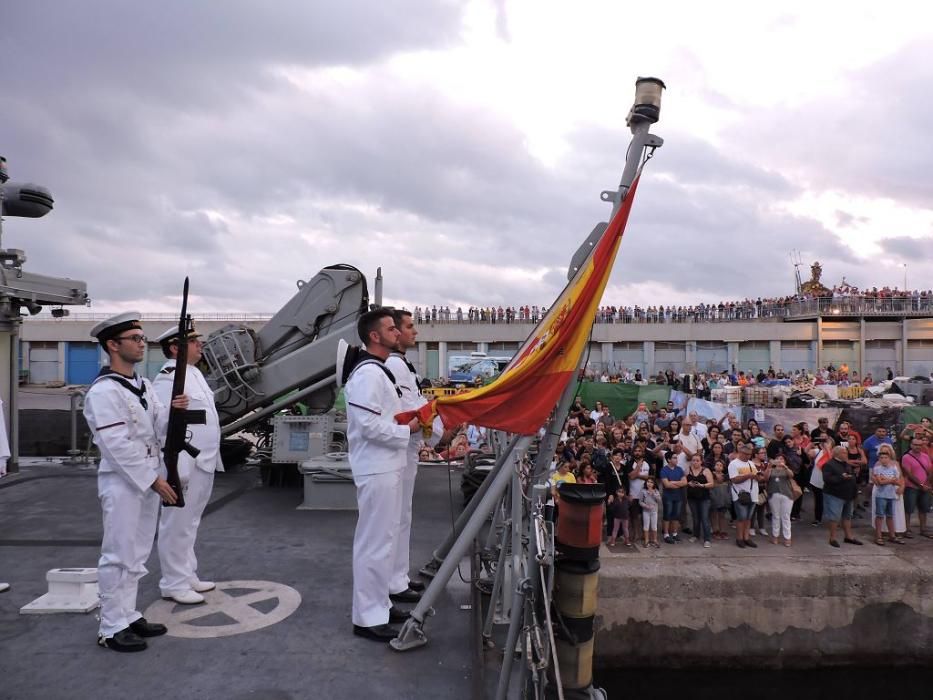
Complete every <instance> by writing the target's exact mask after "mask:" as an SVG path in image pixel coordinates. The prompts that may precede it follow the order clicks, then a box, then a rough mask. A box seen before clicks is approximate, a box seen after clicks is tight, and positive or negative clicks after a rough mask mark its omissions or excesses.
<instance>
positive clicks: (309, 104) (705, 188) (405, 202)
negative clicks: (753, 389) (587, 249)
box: [0, 0, 933, 312]
mask: <svg viewBox="0 0 933 700" xmlns="http://www.w3.org/2000/svg"><path fill="white" fill-rule="evenodd" d="M756 5H762V3H748V2H718V3H705V4H696V3H683V2H663V1H656V2H653V3H642V4H641V6H640V7H641V8H643V9H636V6H635V5H633V4H632V3H621V2H617V1H607V2H597V1H595V0H593V1H589V0H575V1H574V2H566V1H558V0H553V1H552V0H518V1H513V0H475V1H471V2H453V1H445V0H390V1H388V2H386V1H385V0H382V1H378V2H377V1H376V0H341V2H333V1H332V0H328V1H326V2H325V1H324V0H278V1H276V2H270V3H258V2H250V1H248V0H224V1H223V2H219V1H213V0H211V1H205V0H163V2H160V3H132V2H125V1H124V0H82V1H80V2H79V1H78V0H59V1H57V2H51V1H43V0H31V1H30V2H18V3H13V4H10V6H9V7H6V8H5V9H4V11H3V19H2V21H0V42H2V44H0V45H2V46H3V49H4V51H3V65H4V70H3V74H2V82H0V96H2V104H3V108H2V112H0V115H2V116H0V153H3V154H4V155H5V156H6V157H7V158H8V160H9V162H10V166H9V167H10V172H11V175H12V176H13V178H14V179H18V180H29V181H34V182H39V183H41V184H44V185H46V186H48V187H49V188H51V190H52V192H53V195H54V196H55V200H56V207H55V211H54V212H53V213H52V214H50V215H49V216H47V217H46V218H44V219H40V220H32V221H31V220H17V219H11V220H8V221H7V222H6V225H5V227H4V239H3V244H4V245H5V246H9V247H17V248H24V249H25V250H26V253H27V256H28V258H29V261H28V263H27V269H29V270H32V271H35V272H42V273H46V274H55V275H62V276H68V277H75V278H79V279H83V280H86V281H87V284H88V291H89V293H90V296H91V297H92V299H93V307H92V310H94V311H109V310H118V309H125V308H140V309H142V310H145V311H162V310H171V309H173V308H174V307H175V306H176V304H177V297H178V290H179V288H180V286H181V280H182V278H183V277H184V275H185V274H189V275H190V276H191V279H192V290H193V291H192V300H193V301H192V305H193V308H194V310H195V311H196V312H207V311H275V310H277V309H278V308H280V307H281V306H282V305H283V304H284V303H285V302H286V301H287V300H288V299H289V298H290V297H291V295H292V294H293V292H294V290H295V281H296V280H298V279H308V278H310V277H311V276H313V275H314V274H315V273H316V272H317V270H319V269H320V268H322V267H324V266H326V265H329V264H333V263H348V264H351V265H354V266H356V267H358V268H359V269H360V270H362V271H363V272H364V274H366V275H367V277H369V278H370V279H372V278H373V277H374V276H375V271H376V268H377V267H378V266H381V267H382V269H383V273H384V275H385V296H386V300H387V301H388V302H393V303H398V304H405V305H407V306H409V307H412V306H414V305H416V304H429V305H430V304H435V303H436V304H449V305H451V306H456V305H462V306H464V308H465V307H466V306H468V305H470V304H497V305H498V304H516V305H517V304H520V303H528V304H544V305H549V303H550V301H551V300H552V299H553V298H554V297H555V296H556V295H557V293H558V292H559V291H560V289H561V287H562V286H563V284H564V282H565V277H566V269H567V264H568V262H569V260H570V257H571V255H572V254H573V252H574V250H576V248H577V246H578V245H579V244H580V242H581V241H582V240H583V239H584V238H585V237H586V235H587V234H588V233H589V231H590V230H591V229H592V227H593V225H594V224H595V223H596V222H598V221H600V220H603V219H605V218H606V216H607V215H608V206H607V205H605V204H603V203H601V202H600V200H599V193H600V192H601V191H602V190H604V189H613V188H615V186H616V185H617V183H618V179H619V176H620V174H621V170H622V166H623V163H624V158H625V149H626V146H627V144H628V141H629V138H630V134H629V132H628V131H627V130H626V128H625V124H624V121H625V115H626V113H627V111H628V108H629V106H630V105H631V102H632V98H633V95H634V87H633V84H634V80H635V78H636V77H637V76H639V75H654V76H658V77H660V78H662V79H663V80H664V81H665V82H666V83H667V85H668V90H667V92H666V93H665V96H664V105H663V110H662V119H661V122H660V123H659V124H657V125H656V126H655V127H654V129H653V130H654V132H655V133H657V134H659V135H661V136H662V137H663V138H664V139H665V145H664V147H663V148H661V149H660V150H659V151H658V152H657V154H656V157H655V158H654V159H653V160H652V161H651V163H650V164H649V166H648V167H647V169H646V172H645V176H644V177H643V180H642V183H641V187H640V188H639V192H638V199H637V201H636V202H635V207H634V210H633V214H632V217H631V219H630V222H629V227H628V231H627V233H626V236H625V239H624V241H623V244H622V250H621V255H620V258H619V260H618V262H617V265H616V268H615V270H614V272H613V276H612V279H611V281H610V286H609V288H608V290H607V293H606V297H605V301H606V302H607V303H613V304H635V303H638V304H648V303H663V304H668V303H673V304H687V303H694V302H697V301H716V300H719V299H722V298H726V299H729V298H744V297H746V296H748V297H752V298H754V297H757V296H759V295H760V296H772V295H784V294H787V293H792V291H793V266H792V263H791V257H790V254H791V251H795V250H796V251H799V253H800V255H801V257H802V259H803V261H804V262H805V263H806V264H805V266H804V267H805V269H804V272H805V273H808V270H807V269H806V267H807V266H808V265H809V263H810V262H812V261H813V260H819V261H820V262H821V263H822V264H823V268H824V278H823V281H824V282H827V283H829V284H832V283H835V282H838V281H840V280H841V279H842V278H843V277H845V278H846V280H847V281H848V282H850V283H851V284H855V285H858V286H861V287H865V286H873V285H878V286H881V285H891V286H894V285H898V286H902V285H903V281H904V274H905V268H904V265H905V264H906V265H907V268H906V273H907V275H908V286H909V287H915V286H924V287H933V282H931V281H930V279H929V275H928V274H926V270H928V268H929V264H930V263H931V262H933V245H931V242H933V236H931V225H933V211H931V206H933V205H931V202H933V186H931V182H933V179H931V176H930V173H931V171H933V146H931V139H930V136H929V125H930V124H931V123H933V93H931V92H930V85H931V84H933V16H931V15H933V11H931V10H924V9H916V5H917V4H916V3H906V2H905V3H900V2H892V1H890V0H889V1H888V2H885V3H877V2H870V3H869V2H850V3H846V4H844V5H842V4H837V3H815V2H812V0H808V2H795V1H793V0H792V1H787V2H782V3H780V4H776V3H768V7H767V8H765V7H761V8H759V7H756ZM824 5H825V7H824Z"/></svg>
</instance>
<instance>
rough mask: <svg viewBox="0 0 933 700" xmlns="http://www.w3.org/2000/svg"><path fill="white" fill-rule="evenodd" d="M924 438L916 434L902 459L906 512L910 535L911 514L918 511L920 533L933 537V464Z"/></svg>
mask: <svg viewBox="0 0 933 700" xmlns="http://www.w3.org/2000/svg"><path fill="white" fill-rule="evenodd" d="M925 446H926V445H925V442H924V440H923V438H921V437H920V436H918V435H914V437H913V439H912V440H911V441H910V452H908V453H907V454H905V455H904V458H903V459H902V460H901V467H902V468H903V472H904V476H905V478H906V484H905V486H906V488H905V489H904V512H905V513H906V515H907V534H908V536H910V519H911V518H910V516H911V515H912V514H913V513H914V511H917V517H918V518H919V520H920V534H921V535H923V536H924V537H929V538H930V539H933V533H929V532H927V512H928V511H929V510H930V500H931V498H930V494H931V492H933V487H931V486H930V475H931V474H933V464H931V462H930V455H929V454H927V452H926V450H925V449H924V448H925Z"/></svg>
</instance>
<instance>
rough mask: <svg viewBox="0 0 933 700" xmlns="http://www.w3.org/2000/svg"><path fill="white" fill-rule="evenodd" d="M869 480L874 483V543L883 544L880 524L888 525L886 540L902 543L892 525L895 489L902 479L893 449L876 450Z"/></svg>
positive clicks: (886, 447)
mask: <svg viewBox="0 0 933 700" xmlns="http://www.w3.org/2000/svg"><path fill="white" fill-rule="evenodd" d="M871 482H872V484H874V487H875V488H874V491H873V500H874V514H875V544H877V545H880V546H882V547H883V546H884V537H882V534H881V526H882V525H883V524H887V526H888V540H889V541H890V542H893V543H894V544H904V539H903V538H902V537H900V536H899V535H898V534H897V529H896V528H895V525H894V509H895V504H896V503H897V490H898V487H899V486H901V485H902V483H903V480H902V477H901V473H900V470H899V469H898V468H897V462H896V461H895V460H894V449H893V448H891V447H890V446H887V445H885V446H883V447H881V449H880V450H879V452H878V461H877V463H876V464H875V466H874V467H873V468H872V470H871Z"/></svg>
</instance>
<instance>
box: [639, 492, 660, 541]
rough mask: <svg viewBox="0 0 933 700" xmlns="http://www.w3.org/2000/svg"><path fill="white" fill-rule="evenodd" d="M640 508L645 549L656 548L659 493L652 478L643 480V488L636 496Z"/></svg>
mask: <svg viewBox="0 0 933 700" xmlns="http://www.w3.org/2000/svg"><path fill="white" fill-rule="evenodd" d="M638 505H640V506H641V518H642V529H643V530H644V533H645V547H658V546H659V545H658V508H659V507H660V506H661V492H660V491H658V485H657V484H656V483H655V480H654V477H653V476H651V477H648V478H647V479H646V480H645V488H643V489H642V490H641V493H640V494H638Z"/></svg>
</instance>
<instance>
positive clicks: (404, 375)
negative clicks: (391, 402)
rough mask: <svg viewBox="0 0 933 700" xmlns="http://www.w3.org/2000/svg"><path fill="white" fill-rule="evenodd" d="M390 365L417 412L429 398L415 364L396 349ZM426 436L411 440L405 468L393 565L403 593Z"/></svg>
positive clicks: (395, 583) (394, 588)
mask: <svg viewBox="0 0 933 700" xmlns="http://www.w3.org/2000/svg"><path fill="white" fill-rule="evenodd" d="M386 367H388V368H389V371H390V372H392V374H393V375H395V383H396V385H397V386H398V388H399V389H401V390H402V396H401V404H402V410H403V411H414V410H417V409H419V408H421V407H422V406H424V405H425V404H426V403H427V402H428V400H427V399H426V398H424V397H423V396H422V395H421V390H420V389H419V384H420V381H421V380H420V379H419V378H418V374H417V372H415V368H414V365H412V364H411V362H410V361H409V360H408V359H407V358H406V357H405V356H404V355H402V354H401V353H397V352H393V353H392V354H390V355H389V357H388V359H386ZM422 442H423V436H422V433H421V431H420V430H419V431H418V432H416V433H414V434H413V435H412V436H411V438H410V439H409V441H408V450H407V452H406V460H405V468H404V470H403V471H402V516H401V520H400V522H399V529H398V533H399V534H398V544H397V545H396V547H395V563H394V565H393V567H392V580H391V581H390V583H389V592H390V593H401V592H402V591H404V590H407V589H408V584H409V583H410V581H409V578H408V568H409V563H410V562H409V552H410V549H411V510H412V507H411V503H412V496H413V495H414V493H415V478H416V477H417V476H418V448H419V447H421V443H422Z"/></svg>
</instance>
